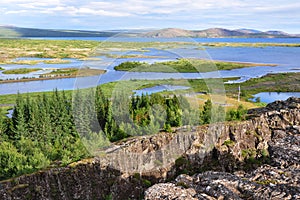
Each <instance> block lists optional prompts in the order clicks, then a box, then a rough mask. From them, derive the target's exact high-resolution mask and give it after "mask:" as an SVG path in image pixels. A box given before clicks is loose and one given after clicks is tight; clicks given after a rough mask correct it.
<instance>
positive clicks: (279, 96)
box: [251, 92, 300, 103]
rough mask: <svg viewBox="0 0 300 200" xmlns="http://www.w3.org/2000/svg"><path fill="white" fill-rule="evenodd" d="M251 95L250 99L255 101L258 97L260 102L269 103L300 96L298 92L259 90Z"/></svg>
mask: <svg viewBox="0 0 300 200" xmlns="http://www.w3.org/2000/svg"><path fill="white" fill-rule="evenodd" d="M253 96H254V98H253V99H251V100H254V101H255V99H256V98H260V101H261V102H264V103H271V102H273V101H276V100H287V99H288V98H289V97H299V98H300V92H261V93H258V94H256V95H253Z"/></svg>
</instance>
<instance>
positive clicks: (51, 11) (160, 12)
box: [0, 0, 300, 32]
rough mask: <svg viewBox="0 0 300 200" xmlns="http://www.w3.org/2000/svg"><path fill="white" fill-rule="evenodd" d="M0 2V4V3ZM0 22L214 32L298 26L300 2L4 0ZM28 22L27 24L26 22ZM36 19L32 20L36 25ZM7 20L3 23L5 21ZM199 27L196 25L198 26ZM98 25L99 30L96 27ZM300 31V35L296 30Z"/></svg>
mask: <svg viewBox="0 0 300 200" xmlns="http://www.w3.org/2000/svg"><path fill="white" fill-rule="evenodd" d="M0 1H1V0H0ZM2 1H3V2H1V8H0V9H1V11H2V12H1V13H0V23H10V24H14V21H15V22H18V23H19V24H26V23H29V22H28V19H29V18H30V19H31V22H30V23H31V24H34V23H36V24H41V23H39V22H38V20H39V19H40V18H41V17H42V18H43V20H44V21H45V20H49V21H53V24H58V21H57V19H60V18H63V19H64V20H67V21H60V22H59V23H61V24H63V23H64V24H67V23H68V22H69V23H70V24H73V25H74V26H76V25H80V23H81V26H84V25H87V23H94V24H100V23H99V21H101V24H107V26H112V27H111V28H117V27H121V26H122V27H126V26H128V27H134V26H135V27H139V26H146V27H163V26H168V27H170V26H176V27H182V28H184V27H192V28H193V27H198V26H200V25H201V24H203V26H209V27H213V26H215V25H217V24H220V25H219V26H222V24H224V26H225V25H227V26H229V25H230V24H233V25H234V26H238V25H240V26H252V27H253V26H257V27H264V24H266V25H270V26H271V25H276V23H277V24H279V23H281V24H288V23H291V21H295V22H294V23H295V24H296V25H297V24H298V21H299V20H298V19H299V18H300V13H299V12H298V10H300V2H297V1H295V0H276V1H274V0H264V1H261V0H151V1H150V0H147V1H146V0H123V1H121V0H110V1H104V0H100V1H98V0H85V1H83V0H39V1H36V0H2ZM25 17H26V22H25V20H24V19H25ZM34 20H35V21H34ZM6 21H7V22H6ZM199 24H200V25H199ZM98 26H100V25H98ZM299 32H300V31H299Z"/></svg>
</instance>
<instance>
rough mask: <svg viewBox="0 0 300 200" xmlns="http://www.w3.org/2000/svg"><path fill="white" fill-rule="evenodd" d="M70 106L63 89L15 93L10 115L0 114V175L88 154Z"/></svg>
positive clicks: (4, 175) (21, 172) (54, 163)
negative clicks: (30, 94) (36, 94)
mask: <svg viewBox="0 0 300 200" xmlns="http://www.w3.org/2000/svg"><path fill="white" fill-rule="evenodd" d="M71 107H72V101H71V98H70V97H67V96H66V95H65V93H64V92H58V91H55V92H53V94H52V95H50V96H46V95H43V96H40V97H38V98H36V99H31V98H29V97H27V98H22V97H21V96H20V95H19V96H18V98H17V100H16V105H15V107H14V111H13V114H12V118H11V119H10V118H7V117H4V116H3V114H2V115H1V120H0V127H1V132H0V172H1V174H0V179H7V178H10V177H13V176H17V175H20V174H24V173H30V172H34V171H36V170H38V169H42V168H45V167H47V166H49V165H51V164H52V165H56V166H57V165H66V164H68V163H70V162H72V161H76V160H79V159H81V158H84V157H86V156H88V152H87V150H86V149H85V147H84V145H83V144H82V143H81V140H80V137H79V135H78V133H77V130H76V128H75V124H74V122H73V115H72V109H71Z"/></svg>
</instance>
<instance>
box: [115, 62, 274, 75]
mask: <svg viewBox="0 0 300 200" xmlns="http://www.w3.org/2000/svg"><path fill="white" fill-rule="evenodd" d="M253 66H275V65H271V64H258V63H241V62H224V61H209V60H200V59H179V60H176V61H167V62H156V63H153V64H148V63H145V62H124V63H121V64H119V65H118V66H116V67H115V70H119V71H135V72H169V73H172V72H181V73H194V72H195V73H197V72H210V71H217V70H231V69H238V68H245V67H253Z"/></svg>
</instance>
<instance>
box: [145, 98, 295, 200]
mask: <svg viewBox="0 0 300 200" xmlns="http://www.w3.org/2000/svg"><path fill="white" fill-rule="evenodd" d="M299 108H300V101H299V99H295V98H290V99H288V100H287V101H285V102H274V103H272V104H269V105H268V106H267V107H266V108H264V109H256V110H251V111H250V114H251V115H253V116H256V117H254V118H252V119H250V121H252V122H254V121H256V120H258V119H259V120H258V121H259V122H266V123H262V124H261V125H264V126H265V128H264V131H262V132H261V133H263V134H265V135H262V134H260V135H257V137H258V138H259V139H258V141H261V142H262V141H264V142H263V143H258V144H257V145H256V150H255V149H253V153H252V154H253V155H252V156H255V158H256V159H254V157H252V158H251V157H250V158H251V159H250V160H246V161H245V162H244V163H243V165H240V167H237V168H234V167H232V166H231V167H228V168H227V170H224V167H225V168H226V166H224V163H223V162H224V158H222V157H226V156H224V154H225V155H226V152H228V151H229V152H230V155H232V156H233V158H239V155H238V154H236V151H235V150H234V147H230V148H228V149H226V148H224V147H222V137H220V139H219V141H218V143H217V145H216V148H215V151H217V159H215V161H216V160H217V161H219V162H218V163H217V164H216V163H213V164H212V162H213V160H214V159H211V158H210V159H209V162H210V163H211V164H207V167H211V169H212V168H216V167H219V171H211V169H210V171H206V172H203V173H197V174H194V175H193V176H188V175H184V174H181V175H179V176H178V177H177V178H176V179H175V181H174V182H173V183H171V184H173V187H170V185H169V184H170V183H161V184H157V185H154V186H152V187H150V188H149V189H148V190H147V191H146V192H145V199H147V200H150V199H151V200H152V199H300V126H299V123H300V115H299V114H300V113H299ZM258 121H256V122H258ZM247 124H248V125H249V124H251V123H249V121H248V123H247ZM253 124H257V123H253ZM255 128H256V134H257V133H258V132H259V131H258V130H261V129H262V127H258V125H257V126H255ZM247 130H250V131H253V129H247ZM229 133H230V132H229ZM248 134H250V133H248ZM251 134H254V133H251ZM244 135H247V134H244ZM234 136H235V137H234V140H235V141H239V139H242V138H239V139H237V137H236V135H235V134H234ZM239 136H241V135H239ZM260 136H262V138H260ZM232 139H233V138H232ZM244 139H246V138H244ZM249 142H250V143H251V141H249ZM265 142H267V143H265ZM223 144H224V143H223ZM227 144H228V145H227V146H235V145H236V144H234V145H233V144H231V143H228V142H227ZM260 144H264V145H266V146H265V147H267V149H268V152H267V151H264V152H262V154H261V155H259V156H262V157H263V156H267V158H268V160H267V163H268V164H263V165H262V166H260V167H258V168H256V169H255V170H253V171H251V170H250V171H247V170H246V171H245V170H241V169H245V168H243V167H245V164H246V165H247V162H248V164H249V162H250V161H251V162H252V163H251V164H253V163H255V164H257V163H256V162H257V161H258V160H259V157H258V154H257V152H259V151H257V150H258V149H259V146H260ZM264 145H263V146H264ZM251 148H252V147H251ZM263 149H264V148H263ZM246 150H247V148H241V149H240V150H239V151H240V152H241V154H243V152H244V156H245V155H246V153H250V152H247V151H246ZM254 150H255V151H256V153H254ZM267 153H268V155H265V154H267ZM247 156H249V155H247ZM231 161H232V162H233V163H235V164H234V165H236V164H237V162H235V159H233V160H231ZM209 162H207V163H209ZM227 162H228V160H225V163H227ZM228 164H229V163H228ZM261 164H262V163H261ZM231 165H232V164H231ZM220 169H221V170H220ZM225 171H233V173H228V172H225ZM157 191H159V193H158V192H157ZM187 195H190V196H189V198H183V197H184V196H187Z"/></svg>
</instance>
